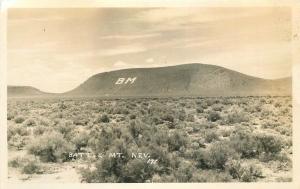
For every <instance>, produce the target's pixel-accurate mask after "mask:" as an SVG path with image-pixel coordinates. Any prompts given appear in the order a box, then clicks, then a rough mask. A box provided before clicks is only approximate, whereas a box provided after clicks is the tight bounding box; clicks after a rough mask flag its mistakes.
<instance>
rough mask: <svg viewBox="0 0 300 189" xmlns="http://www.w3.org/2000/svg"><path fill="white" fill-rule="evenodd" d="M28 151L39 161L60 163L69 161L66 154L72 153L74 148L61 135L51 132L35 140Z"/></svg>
mask: <svg viewBox="0 0 300 189" xmlns="http://www.w3.org/2000/svg"><path fill="white" fill-rule="evenodd" d="M28 151H29V153H30V154H33V155H35V156H38V157H40V160H41V161H44V162H61V161H67V160H69V158H68V154H69V153H70V152H74V146H73V145H72V144H71V143H69V142H67V141H66V140H65V139H64V137H63V135H62V134H61V133H58V132H54V131H53V132H50V133H44V134H43V135H41V136H39V137H37V138H35V139H34V140H33V141H32V143H31V144H30V145H29V146H28Z"/></svg>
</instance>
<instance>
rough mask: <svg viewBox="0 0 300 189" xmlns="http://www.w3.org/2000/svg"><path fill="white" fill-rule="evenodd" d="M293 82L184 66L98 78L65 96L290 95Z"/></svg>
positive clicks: (94, 77)
mask: <svg viewBox="0 0 300 189" xmlns="http://www.w3.org/2000/svg"><path fill="white" fill-rule="evenodd" d="M291 84H292V80H291V78H283V79H275V80H267V79H261V78H256V77H252V76H248V75H245V74H242V73H239V72H236V71H232V70H229V69H226V68H223V67H220V66H214V65H206V64H196V63H195V64H183V65H177V66H168V67H157V68H133V69H124V70H117V71H111V72H104V73H99V74H96V75H94V76H92V77H90V78H89V79H87V80H86V81H85V82H84V83H82V84H81V85H79V86H78V87H77V88H75V89H73V90H71V91H69V92H66V93H64V94H62V95H63V96H120V97H121V96H265V95H274V96H277V95H278V96H282V95H284V96H285V95H291V90H292V86H291Z"/></svg>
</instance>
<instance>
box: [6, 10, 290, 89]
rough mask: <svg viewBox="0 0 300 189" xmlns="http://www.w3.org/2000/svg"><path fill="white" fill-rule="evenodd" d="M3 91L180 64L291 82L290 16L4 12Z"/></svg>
mask: <svg viewBox="0 0 300 189" xmlns="http://www.w3.org/2000/svg"><path fill="white" fill-rule="evenodd" d="M7 35H8V42H7V43H8V84H9V85H29V86H34V87H37V88H39V89H41V90H43V91H47V92H64V91H68V90H70V89H73V88H75V87H76V86H78V85H79V84H80V83H82V82H84V81H85V80H86V79H87V78H88V77H90V76H92V75H93V74H96V73H99V72H104V71H110V70H117V69H123V68H132V67H157V66H167V65H176V64H185V63H205V64H214V65H219V66H223V67H226V68H229V69H232V70H236V71H239V72H242V73H245V74H248V75H252V76H257V77H261V78H267V79H274V78H281V77H286V76H290V75H291V65H292V61H291V12H290V9H289V8H275V7H273V8H272V7H269V8H246V7H244V8H153V9H150V8H143V9H141V8H135V9H128V8H95V9H91V8H86V9H78V8H77V9H63V8H61V9H9V11H8V33H7Z"/></svg>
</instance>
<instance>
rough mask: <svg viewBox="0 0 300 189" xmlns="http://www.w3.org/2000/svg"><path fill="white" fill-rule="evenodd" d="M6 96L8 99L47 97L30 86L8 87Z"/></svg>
mask: <svg viewBox="0 0 300 189" xmlns="http://www.w3.org/2000/svg"><path fill="white" fill-rule="evenodd" d="M7 95H8V97H33V96H35V97H37V96H45V95H49V93H45V92H42V91H40V90H39V89H37V88H34V87H30V86H8V87H7Z"/></svg>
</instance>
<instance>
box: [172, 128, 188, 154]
mask: <svg viewBox="0 0 300 189" xmlns="http://www.w3.org/2000/svg"><path fill="white" fill-rule="evenodd" d="M187 143H188V140H187V137H186V135H184V134H183V133H180V132H178V131H174V132H173V133H171V134H170V136H169V137H168V146H169V150H170V151H178V150H179V149H180V148H181V147H186V145H187Z"/></svg>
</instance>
